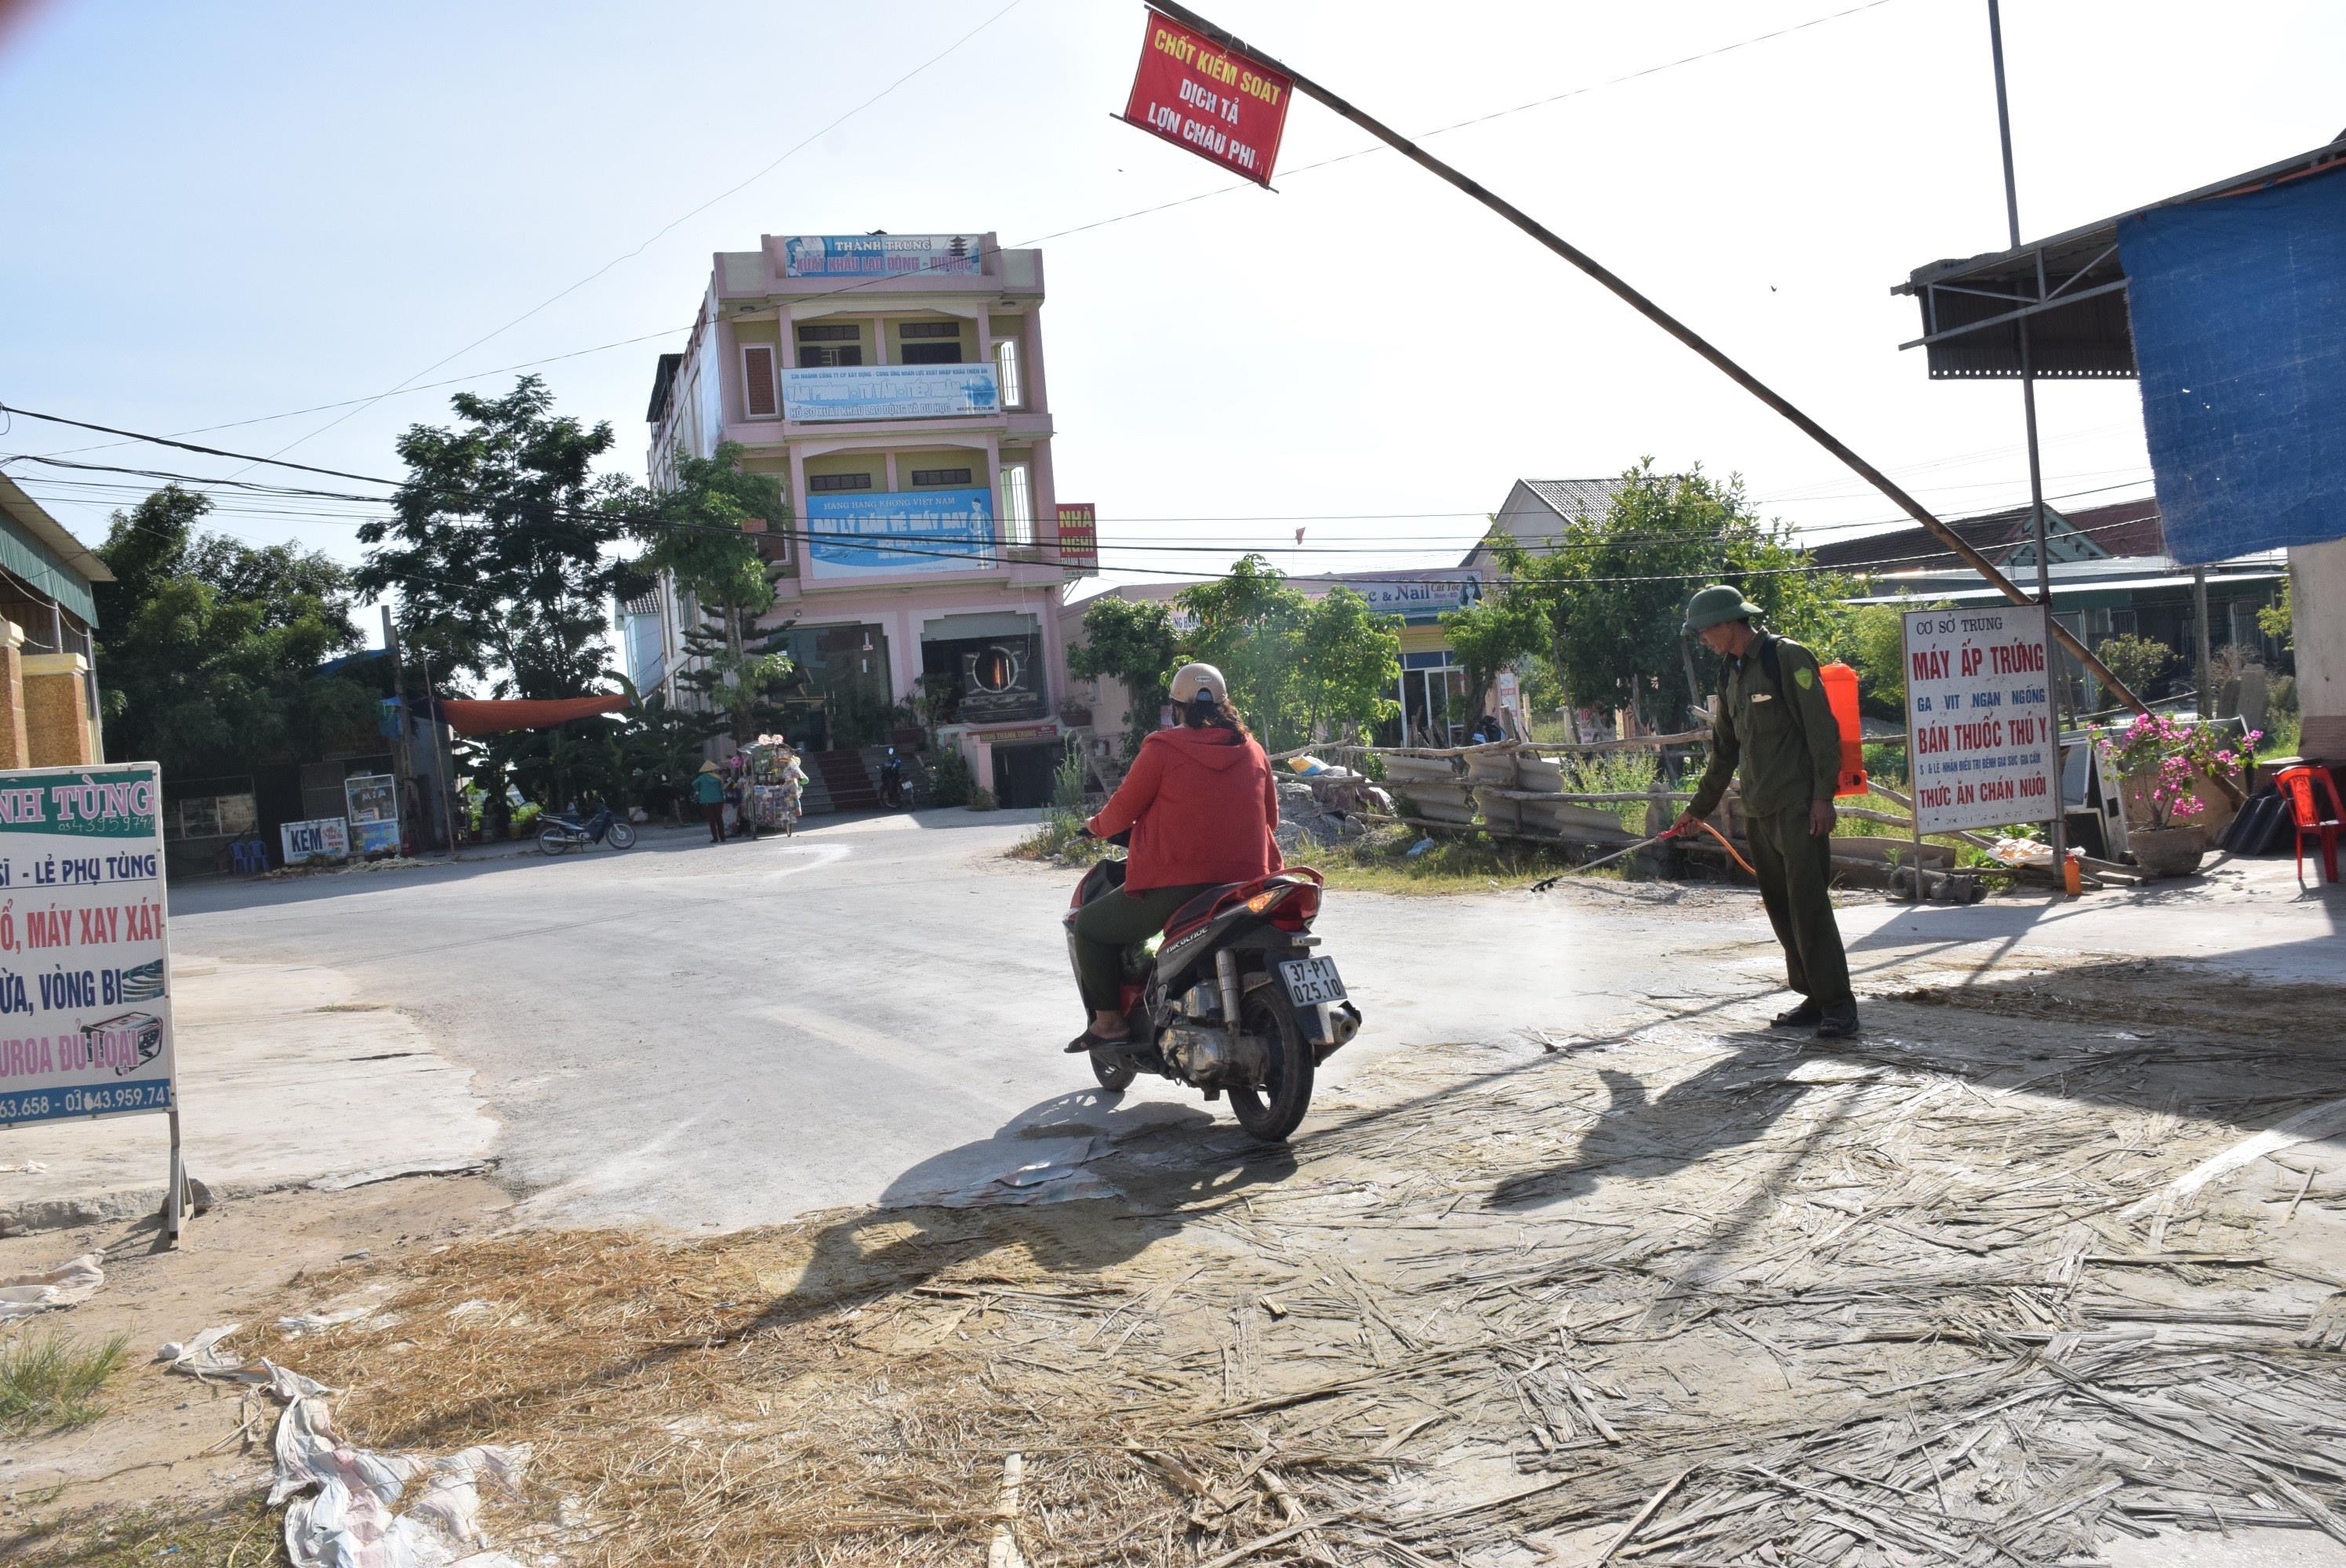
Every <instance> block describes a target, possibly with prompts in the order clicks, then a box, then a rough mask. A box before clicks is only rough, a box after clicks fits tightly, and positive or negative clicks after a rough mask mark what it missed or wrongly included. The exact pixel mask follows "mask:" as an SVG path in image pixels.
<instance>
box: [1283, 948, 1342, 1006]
mask: <svg viewBox="0 0 2346 1568" xmlns="http://www.w3.org/2000/svg"><path fill="white" fill-rule="evenodd" d="M1279 977H1280V979H1281V980H1283V981H1285V982H1286V983H1287V995H1288V998H1289V1000H1290V1001H1292V1002H1293V1003H1295V1005H1296V1006H1298V1007H1311V1006H1314V1005H1316V1004H1318V1003H1322V1002H1341V1001H1343V1000H1344V981H1343V977H1342V976H1341V975H1339V974H1338V973H1337V972H1336V961H1335V960H1334V959H1332V958H1290V959H1289V960H1287V961H1286V962H1283V963H1281V964H1280V966H1279Z"/></svg>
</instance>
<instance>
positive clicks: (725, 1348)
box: [259, 966, 2346, 1568]
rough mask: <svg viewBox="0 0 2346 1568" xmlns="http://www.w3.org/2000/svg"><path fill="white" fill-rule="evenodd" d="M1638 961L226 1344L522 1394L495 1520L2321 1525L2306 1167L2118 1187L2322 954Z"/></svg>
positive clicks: (2173, 1134)
mask: <svg viewBox="0 0 2346 1568" xmlns="http://www.w3.org/2000/svg"><path fill="white" fill-rule="evenodd" d="M1921 978H1922V979H1923V980H1924V981H1925V982H1927V980H1928V977H1927V976H1925V977H1921ZM1666 1009H1667V1010H1668V1011H1669V1012H1671V1013H1674V1014H1675V1015H1674V1016H1669V1017H1665V1018H1662V1019H1660V1020H1658V1021H1653V1022H1647V1023H1642V1024H1640V1025H1638V1026H1637V1027H1635V1028H1634V1029H1632V1030H1629V1031H1627V1032H1626V1033H1620V1034H1617V1035H1611V1036H1607V1037H1606V1038H1602V1039H1595V1040H1584V1041H1556V1040H1552V1039H1550V1040H1540V1041H1536V1042H1535V1043H1534V1044H1530V1045H1527V1046H1525V1047H1523V1048H1521V1049H1513V1050H1499V1049H1486V1050H1482V1051H1479V1052H1475V1051H1464V1050H1462V1051H1460V1052H1457V1053H1454V1054H1443V1057H1442V1058H1441V1059H1439V1060H1435V1059H1432V1058H1423V1059H1420V1060H1418V1061H1416V1062H1415V1063H1411V1062H1409V1061H1408V1060H1406V1059H1403V1058H1399V1057H1396V1058H1392V1059H1390V1061H1389V1062H1388V1064H1386V1066H1385V1067H1384V1068H1382V1069H1381V1071H1380V1072H1379V1073H1378V1074H1374V1075H1373V1076H1372V1077H1371V1076H1370V1075H1364V1076H1363V1078H1362V1083H1363V1084H1364V1085H1366V1086H1367V1087H1368V1089H1369V1090H1370V1091H1371V1092H1372V1093H1373V1095H1374V1096H1375V1097H1374V1099H1373V1100H1372V1101H1364V1102H1362V1103H1358V1104H1353V1105H1344V1104H1341V1103H1333V1102H1331V1103H1330V1104H1329V1105H1325V1106H1324V1107H1323V1109H1322V1111H1321V1113H1320V1114H1318V1115H1315V1118H1314V1121H1313V1123H1312V1124H1311V1125H1310V1126H1309V1127H1308V1128H1307V1131H1306V1134H1305V1135H1304V1136H1303V1137H1302V1138H1301V1139H1300V1140H1299V1142H1298V1144H1297V1145H1296V1146H1295V1147H1294V1148H1293V1149H1292V1150H1291V1151H1284V1152H1274V1151H1263V1150H1255V1149H1250V1148H1248V1147H1247V1146H1246V1145H1243V1144H1242V1143H1241V1142H1240V1141H1239V1138H1238V1137H1237V1135H1236V1134H1235V1132H1234V1130H1232V1129H1230V1128H1229V1127H1228V1125H1227V1124H1222V1125H1216V1126H1212V1127H1208V1126H1207V1125H1205V1124H1204V1123H1203V1121H1202V1119H1199V1120H1197V1121H1193V1122H1191V1123H1188V1124H1184V1125H1175V1126H1171V1127H1168V1128H1164V1129H1162V1130H1159V1131H1157V1132H1153V1133H1149V1134H1146V1135H1138V1136H1135V1137H1131V1138H1127V1140H1125V1141H1124V1142H1123V1143H1122V1144H1121V1145H1119V1147H1118V1152H1117V1154H1116V1155H1114V1156H1111V1157H1110V1158H1108V1159H1107V1160H1106V1161H1103V1162H1101V1163H1100V1164H1097V1165H1096V1166H1094V1167H1092V1168H1093V1169H1094V1171H1095V1172H1098V1173H1104V1174H1106V1175H1107V1176H1108V1178H1109V1179H1110V1180H1112V1181H1114V1182H1115V1183H1116V1184H1117V1186H1118V1187H1119V1188H1120V1189H1121V1190H1122V1191H1123V1192H1124V1193H1125V1194H1126V1195H1127V1196H1126V1197H1125V1198H1123V1199H1121V1200H1099V1201H1090V1202H1078V1203H1065V1204H1059V1205H1051V1206H1040V1207H1025V1208H994V1209H951V1210H946V1209H919V1210H902V1211H879V1212H869V1213H860V1214H852V1215H842V1216H834V1217H828V1218H827V1219H825V1220H823V1221H821V1222H819V1223H814V1224H810V1225H807V1226H804V1227H795V1228H791V1229H788V1230H782V1231H777V1232H770V1233H760V1234H756V1235H749V1236H741V1237H728V1238H725V1239H722V1240H717V1241H708V1242H699V1243H693V1244H661V1243H657V1242H651V1241H645V1240H641V1239H635V1238H628V1237H616V1236H607V1235H568V1236H546V1235H538V1234H529V1235H518V1236H509V1237H499V1238H495V1239H491V1240H485V1241H478V1242H472V1243H464V1244H459V1245H457V1246H454V1247H449V1248H447V1249H445V1250H444V1251H440V1252H438V1253H436V1254H434V1255H433V1256H430V1257H423V1258H417V1259H411V1260H408V1261H406V1262H405V1263H403V1264H402V1265H398V1266H395V1267H388V1266H381V1265H377V1264H374V1263H372V1262H369V1263H364V1264H359V1265H353V1266H352V1267H350V1268H345V1269H343V1270H341V1271H339V1273H338V1274H337V1275H335V1276H332V1277H329V1278H321V1279H315V1280H311V1281H308V1282H305V1288H306V1289H308V1290H309V1291H310V1292H311V1293H312V1295H313V1296H314V1297H315V1298H317V1299H320V1300H323V1299H325V1298H328V1297H330V1296H331V1295H333V1294H334V1293H335V1292H338V1291H342V1290H346V1289H350V1288H356V1287H357V1286H359V1285H361V1284H362V1283H364V1282H367V1281H368V1280H383V1281H385V1282H386V1283H388V1284H389V1285H390V1286H391V1287H392V1291H391V1298H390V1300H389V1303H388V1308H387V1310H385V1311H384V1312H381V1313H378V1314H376V1315H375V1316H374V1317H373V1318H372V1319H366V1320H363V1321H362V1322H361V1323H357V1324H352V1325H348V1326H344V1327H342V1328H338V1329H331V1330H329V1331H328V1332H326V1333H323V1334H320V1335H313V1336H306V1337H304V1338H302V1339H300V1340H299V1341H296V1342H291V1343H285V1344H281V1345H266V1344H264V1345H262V1346H260V1347H259V1348H260V1349H267V1350H270V1351H271V1352H272V1353H281V1354H282V1355H283V1356H284V1357H285V1358H287V1359H289V1360H290V1361H291V1364H293V1365H297V1366H299V1367H300V1368H301V1369H302V1370H304V1371H306V1372H308V1373H309V1374H311V1376H314V1377H317V1378H320V1379H321V1380H325V1381H328V1382H330V1383H334V1384H337V1385H340V1386H344V1387H346V1388H348V1389H349V1390H351V1392H350V1393H349V1395H348V1397H347V1398H346V1399H345V1400H343V1401H342V1404H341V1406H340V1408H339V1410H338V1419H339V1420H341V1421H342V1424H343V1425H344V1426H345V1428H346V1429H347V1430H349V1431H352V1432H353V1433H355V1434H358V1435H360V1436H362V1438H363V1440H364V1441H366V1442H368V1443H369V1444H370V1445H372V1446H376V1447H404V1446H413V1447H417V1448H426V1449H432V1450H434V1451H442V1450H446V1449H449V1448H452V1447H455V1446H459V1445H462V1444H465V1443H470V1442H474V1441H529V1442H531V1443H533V1444H535V1446H536V1451H537V1459H536V1461H535V1465H534V1467H533V1470H532V1473H531V1482H532V1491H533V1496H532V1499H531V1502H530V1506H529V1517H528V1518H527V1519H512V1518H509V1519H507V1520H505V1522H504V1524H505V1529H506V1531H507V1534H508V1538H509V1539H510V1538H512V1537H513V1536H515V1535H518V1536H519V1537H520V1538H521V1541H522V1543H524V1544H525V1546H526V1547H528V1548H530V1549H533V1550H543V1551H547V1552H551V1553H555V1554H556V1558H557V1559H558V1560H559V1561H560V1562H563V1563H579V1564H596V1563H691V1564H718V1563H760V1564H764V1563H826V1564H828V1563H958V1564H968V1563H978V1562H981V1561H985V1562H992V1563H1008V1562H1012V1561H1018V1560H1023V1561H1025V1562H1027V1563H1036V1564H1043V1563H1054V1564H1056V1563H1066V1564H1103V1563H1116V1564H1122V1563H1132V1564H1142V1563H1158V1564H1185V1565H1190V1568H1195V1565H1197V1564H1200V1563H1205V1564H1212V1565H1213V1568H1230V1565H1233V1564H1236V1563H1241V1562H1244V1563H1278V1562H1311V1563H1323V1564H1324V1563H1371V1562H1381V1563H1396V1564H1412V1565H1414V1564H1422V1563H1437V1562H1438V1563H1455V1562H1464V1561H1471V1562H1474V1563H1506V1562H1509V1561H1511V1560H1521V1561H1525V1562H1529V1561H1534V1560H1545V1554H1546V1553H1559V1555H1557V1556H1556V1557H1555V1558H1554V1559H1553V1560H1555V1561H1560V1562H1565V1563H1575V1562H1579V1563H1593V1562H1597V1561H1608V1562H1612V1563H1683V1564H1693V1563H1706V1564H1723V1563H1774V1564H1790V1563H1799V1564H1823V1563H1849V1564H1860V1563H1961V1564H1973V1565H1976V1568H1989V1565H1991V1564H2023V1565H2034V1564H2050V1563H2056V1562H2059V1561H2061V1560H2062V1559H2063V1558H2064V1557H2065V1556H2066V1555H2069V1554H2073V1553H2081V1552H2085V1551H2087V1550H2089V1549H2090V1548H2091V1547H2092V1546H2093V1544H2094V1543H2096V1541H2097V1540H2100V1539H2106V1538H2107V1537H2108V1536H2110V1535H2112V1534H2115V1533H2119V1532H2135V1533H2140V1532H2147V1531H2150V1530H2152V1529H2154V1528H2159V1527H2178V1526H2182V1527H2192V1528H2218V1527H2236V1526H2238V1525H2240V1524H2243V1523H2249V1522H2264V1523H2270V1524H2281V1525H2287V1526H2290V1527H2294V1528H2300V1529H2317V1530H2321V1531H2324V1532H2329V1533H2330V1534H2331V1535H2333V1536H2336V1537H2338V1538H2339V1539H2340V1540H2341V1542H2346V1524H2341V1520H2340V1514H2341V1512H2346V1426H2341V1422H2340V1420H2339V1417H2338V1413H2337V1412H2338V1411H2339V1410H2341V1409H2346V1357H2341V1354H2340V1353H2339V1349H2338V1345H2337V1343H2336V1339H2337V1338H2338V1337H2339V1332H2346V1330H2340V1331H2339V1332H2332V1330H2336V1329H2338V1324H2337V1322H2336V1321H2335V1320H2333V1317H2332V1316H2331V1314H2334V1313H2335V1310H2336V1308H2335V1307H2334V1305H2331V1304H2329V1302H2328V1298H2331V1295H2332V1293H2333V1292H2335V1291H2336V1290H2337V1289H2338V1288H2339V1287H2340V1286H2341V1284H2346V1281H2341V1280H2339V1279H2337V1278H2331V1275H2330V1273H2329V1271H2328V1267H2327V1266H2326V1265H2325V1263H2324V1261H2323V1260H2324V1258H2331V1259H2334V1258H2335V1257H2338V1256H2339V1252H2338V1248H2337V1241H2338V1237H2340V1235H2341V1225H2340V1216H2339V1207H2340V1205H2341V1203H2346V1190H2341V1188H2340V1186H2339V1185H2338V1184H2337V1181H2336V1178H2335V1177H2334V1176H2328V1175H2325V1174H2323V1173H2322V1172H2321V1171H2320V1170H2317V1169H2316V1167H2314V1166H2306V1167H2305V1168H2306V1172H2307V1174H2306V1176H2304V1180H2303V1183H2302V1186H2299V1184H2298V1183H2297V1182H2295V1181H2293V1180H2290V1181H2284V1182H2282V1183H2281V1184H2280V1186H2285V1187H2287V1188H2288V1190H2287V1191H2282V1190H2280V1187H2276V1188H2275V1190H2273V1191H2271V1192H2265V1191H2260V1190H2259V1191H2242V1190H2239V1188H2238V1187H2237V1186H2229V1187H2228V1186H2222V1185H2221V1184H2215V1185H2211V1186H2209V1187H2208V1188H2207V1189H2204V1190H2202V1191H2200V1192H2198V1193H2197V1194H2195V1195H2193V1196H2189V1197H2188V1198H2184V1199H2180V1200H2176V1201H2164V1202H2162V1201H2161V1200H2160V1195H2161V1193H2162V1192H2163V1191H2165V1190H2166V1189H2167V1188H2168V1184H2169V1183H2170V1182H2172V1180H2173V1179H2174V1178H2175V1177H2176V1176H2178V1175H2179V1174H2180V1173H2182V1172H2183V1171H2185V1170H2186V1169H2188V1167H2189V1166H2192V1165H2193V1164H2194V1163H2195V1162H2197V1161H2198V1160H2200V1159H2202V1158H2204V1157H2205V1156H2208V1155H2209V1154H2212V1153H2214V1152H2215V1151H2217V1150H2219V1149H2220V1148H2222V1147H2224V1146H2225V1145H2228V1144H2230V1143H2232V1142H2234V1141H2235V1140H2237V1139H2238V1138H2239V1137H2240V1136H2241V1135H2243V1134H2244V1133H2245V1132H2248V1131H2250V1130H2253V1129H2256V1128H2259V1127H2264V1126H2269V1125H2272V1124H2273V1123H2275V1122H2278V1121H2280V1120H2281V1119H2282V1118H2284V1117H2286V1116H2289V1115H2291V1114H2293V1113H2296V1112H2299V1111H2301V1110H2303V1109H2304V1108H2306V1107H2308V1106H2310V1105H2319V1104H2321V1103H2323V1102H2325V1101H2330V1100H2334V1099H2337V1098H2339V1097H2340V1096H2341V1095H2346V1061H2341V1060H2340V1059H2337V1058H2336V1057H2335V1056H2334V1054H2330V1053H2326V1052H2321V1051H2316V1050H2310V1049H2309V1048H2308V1046H2307V1044H2306V1043H2307V1042H2308V1041H2310V1040H2318V1039H2329V1040H2335V1039H2338V1038H2341V1037H2346V1003H2341V1001H2340V1000H2339V998H2338V994H2337V993H2333V992H2330V991H2325V990H2319V989H2313V988H2306V989H2303V990H2300V991H2279V990H2274V989H2271V988H2268V989H2266V990H2265V991H2263V992H2261V993H2251V992H2247V991H2242V990H2232V991H2221V992H2210V991H2208V989H2207V983H2206V981H2205V980H2204V978H2203V977H2198V976H2193V975H2190V974H2188V973H2183V972H2178V971H2176V970H2174V969H2172V968H2168V969H2164V970H2150V969H2144V968H2137V967H2134V966H2126V967H2123V968H2119V969H2108V970H2101V971H2091V972H2084V971H2073V972H2064V973H2059V974H2055V975H2052V976H2049V977H2041V978H2039V979H2036V980H2033V981H2024V982H2019V983H1971V982H1970V981H1968V980H1964V981H1962V982H1961V983H1946V984H1932V983H1919V984H1916V985H1914V988H1913V990H1912V991H1910V992H1909V993H1906V994H1905V995H1904V996H1903V997H1902V998H1900V999H1897V1000H1894V1001H1885V1002H1881V1003H1876V1004H1874V1005H1873V1006H1872V1010H1871V1013H1870V1020H1869V1021H1870V1023H1871V1026H1872V1033H1870V1034H1869V1036H1868V1037H1867V1038H1865V1039H1864V1040H1862V1041H1861V1042H1859V1043H1857V1044H1856V1046H1855V1047H1854V1048H1853V1049H1850V1050H1845V1051H1836V1052H1833V1053H1831V1054H1821V1053H1818V1052H1815V1051H1806V1052H1803V1051H1800V1050H1799V1049H1797V1048H1796V1047H1795V1044H1794V1042H1792V1041H1790V1040H1788V1039H1787V1038H1785V1037H1784V1036H1783V1035H1781V1034H1780V1033H1776V1034H1771V1033H1769V1032H1768V1031H1766V1030H1764V1029H1761V1028H1756V1027H1754V1026H1752V1025H1751V1023H1749V1021H1748V1020H1747V1019H1746V1018H1745V1017H1744V1013H1746V1012H1748V1011H1749V1009H1748V1008H1743V1009H1739V1010H1732V1011H1730V1010H1723V1009H1722V1008H1721V1007H1720V1006H1719V1004H1718V1003H1711V1002H1705V1001H1702V1000H1701V999H1698V998H1688V999H1684V1003H1683V1005H1680V1004H1678V1003H1667V1004H1666ZM2055 1021H2057V1022H2055ZM2267 1179H2268V1180H2269V1179H2270V1178H2269V1177H2268V1178H2267ZM386 1319H388V1320H389V1321H388V1324H387V1326H385V1320H386ZM1535 1554H1539V1555H1535Z"/></svg>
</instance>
